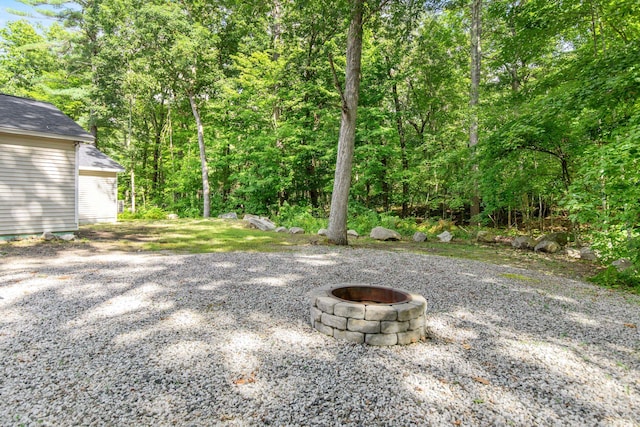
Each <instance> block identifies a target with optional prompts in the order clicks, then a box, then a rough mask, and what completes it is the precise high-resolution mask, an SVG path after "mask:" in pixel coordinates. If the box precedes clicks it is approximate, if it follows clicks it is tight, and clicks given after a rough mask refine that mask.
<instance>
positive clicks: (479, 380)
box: [473, 377, 489, 385]
mask: <svg viewBox="0 0 640 427" xmlns="http://www.w3.org/2000/svg"><path fill="white" fill-rule="evenodd" d="M473 379H474V380H475V381H477V382H479V383H482V384H484V385H489V380H488V379H486V378H482V377H473Z"/></svg>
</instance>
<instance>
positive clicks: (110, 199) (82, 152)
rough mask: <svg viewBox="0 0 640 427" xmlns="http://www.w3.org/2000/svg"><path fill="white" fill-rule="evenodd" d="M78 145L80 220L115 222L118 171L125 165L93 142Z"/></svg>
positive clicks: (92, 222) (81, 222)
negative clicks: (100, 149) (96, 146)
mask: <svg viewBox="0 0 640 427" xmlns="http://www.w3.org/2000/svg"><path fill="white" fill-rule="evenodd" d="M78 149H79V152H78V161H79V169H80V173H79V181H78V213H79V221H80V224H94V223H99V222H116V221H117V219H118V173H119V172H124V171H125V169H124V168H123V167H122V166H121V165H120V164H118V163H117V162H115V161H114V160H113V159H111V158H109V157H108V156H107V155H105V154H104V153H102V152H101V151H99V150H98V149H97V148H95V147H94V146H93V145H89V144H81V145H80V146H79V147H78Z"/></svg>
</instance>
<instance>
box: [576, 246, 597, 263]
mask: <svg viewBox="0 0 640 427" xmlns="http://www.w3.org/2000/svg"><path fill="white" fill-rule="evenodd" d="M580 259H584V260H587V261H595V260H597V259H598V255H596V253H595V252H594V251H593V249H591V248H590V247H588V246H585V247H584V248H580Z"/></svg>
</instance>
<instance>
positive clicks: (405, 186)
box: [389, 72, 409, 218]
mask: <svg viewBox="0 0 640 427" xmlns="http://www.w3.org/2000/svg"><path fill="white" fill-rule="evenodd" d="M389 77H391V72H389ZM391 90H392V93H393V105H394V106H395V109H396V111H395V113H396V128H397V129H398V138H399V139H400V153H401V156H402V214H401V216H402V218H406V217H407V216H408V215H409V205H408V204H409V203H408V202H409V178H408V176H407V175H408V173H409V159H408V158H407V139H406V138H405V134H404V125H403V122H402V106H401V105H400V97H399V96H398V85H397V84H396V83H395V82H394V83H393V86H392V87H391Z"/></svg>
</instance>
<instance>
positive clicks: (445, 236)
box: [438, 231, 453, 243]
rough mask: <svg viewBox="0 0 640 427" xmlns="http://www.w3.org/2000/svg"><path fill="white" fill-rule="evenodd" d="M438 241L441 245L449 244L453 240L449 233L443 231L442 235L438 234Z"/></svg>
mask: <svg viewBox="0 0 640 427" xmlns="http://www.w3.org/2000/svg"><path fill="white" fill-rule="evenodd" d="M438 239H440V241H441V242H443V243H449V242H450V241H451V240H453V234H451V233H449V232H448V231H443V232H442V233H440V234H438Z"/></svg>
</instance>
